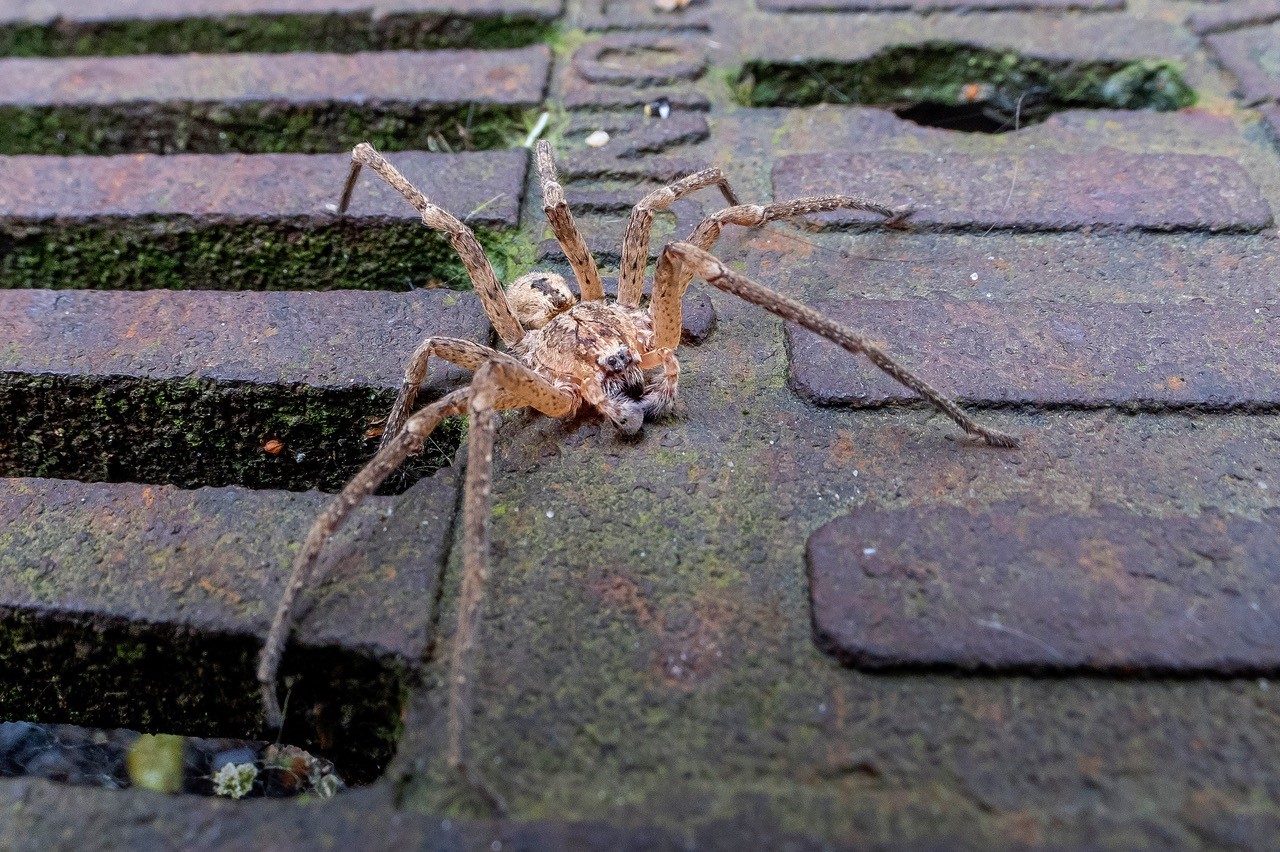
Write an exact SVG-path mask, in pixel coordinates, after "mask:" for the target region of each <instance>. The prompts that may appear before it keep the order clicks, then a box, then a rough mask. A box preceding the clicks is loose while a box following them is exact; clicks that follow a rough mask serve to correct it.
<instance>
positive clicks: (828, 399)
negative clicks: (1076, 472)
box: [787, 298, 1280, 410]
mask: <svg viewBox="0 0 1280 852" xmlns="http://www.w3.org/2000/svg"><path fill="white" fill-rule="evenodd" d="M818 308H819V310H821V311H822V312H823V313H825V314H826V315H827V316H830V317H832V318H834V319H836V320H837V321H840V322H842V323H844V324H846V325H848V326H850V327H852V328H854V329H855V330H859V331H860V332H861V333H863V334H866V335H868V336H869V337H870V338H871V340H873V341H876V340H880V341H884V343H885V348H886V349H887V350H888V351H889V352H891V353H893V354H894V356H895V357H898V358H900V360H901V361H902V362H904V363H905V364H907V365H909V366H910V368H911V369H912V370H914V371H915V372H916V373H917V374H918V375H921V376H924V377H926V378H927V380H928V381H929V382H930V383H931V384H933V385H934V386H935V387H939V388H942V389H944V392H945V393H948V394H952V395H955V396H957V397H959V398H961V399H964V400H967V401H971V402H976V403H980V404H986V405H1032V406H1073V407H1083V408H1095V407H1099V406H1119V407H1122V408H1133V409H1139V408H1146V409H1172V408H1185V407H1196V408H1205V409H1215V410H1221V409H1245V410H1248V409H1255V408H1274V407H1276V406H1277V405H1280V342H1278V341H1280V311H1277V310H1276V309H1275V307H1274V306H1264V305H1256V304H1250V303H1248V302H1245V303H1243V304H1236V305H1231V306H1209V305H1197V304H1185V305H1144V304H1136V303H1135V304H1107V305H1098V304H1071V303H1055V302H988V301H956V300H952V299H946V298H935V299H929V300H924V299H920V300H902V301H879V300H858V301H847V302H839V303H833V302H826V303H821V304H819V305H818ZM787 335H788V343H789V351H790V354H791V360H790V364H791V381H792V384H793V386H794V387H795V388H796V389H797V390H798V391H799V392H800V393H801V394H803V395H804V396H805V397H806V398H808V399H810V400H812V401H814V402H818V403H820V404H823V405H847V406H855V407H868V406H877V405H885V404H892V403H899V402H906V401H908V400H913V399H916V397H915V395H914V394H913V393H912V392H911V391H909V390H907V389H906V388H904V387H902V386H901V385H899V384H897V383H896V382H894V381H892V380H891V379H889V378H888V377H886V376H884V375H883V374H882V373H880V371H879V370H877V369H876V368H875V367H874V366H872V365H871V364H870V363H869V362H867V361H866V360H865V359H862V358H856V357H854V356H852V355H849V354H848V353H847V352H845V351H844V350H843V349H840V348H838V347H836V346H835V345H833V344H830V343H827V342H825V341H823V340H821V339H820V338H819V337H818V336H817V335H814V334H812V333H810V332H808V331H804V330H801V329H792V328H790V327H789V328H788V331H787Z"/></svg>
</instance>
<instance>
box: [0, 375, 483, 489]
mask: <svg viewBox="0 0 1280 852" xmlns="http://www.w3.org/2000/svg"><path fill="white" fill-rule="evenodd" d="M392 400H393V395H391V394H389V393H380V392H371V391H369V390H368V389H356V388H329V389H322V388H315V387H307V386H283V385H255V384H248V383H245V382H214V381H212V380H208V379H182V380H175V381H152V380H141V379H123V378H118V377H114V378H111V377H107V378H83V377H70V376H56V375H43V376H32V375H20V374H4V373H0V476H44V477H55V478H61V479H78V480H82V481H86V482H151V483H156V484H172V485H178V486H182V487H184V488H195V487H200V486H206V485H208V486H217V485H243V486H246V487H249V488H283V489H290V490H305V489H309V488H320V489H323V490H329V491H336V490H338V489H340V488H342V486H344V485H346V483H347V481H348V480H349V479H350V478H351V477H352V476H353V475H354V474H355V472H356V471H357V470H359V469H360V468H361V467H362V466H363V465H364V464H365V463H366V462H367V461H368V460H369V458H370V457H371V456H372V454H373V452H374V451H375V450H376V449H377V447H376V439H370V438H366V437H365V435H366V432H367V431H368V429H369V427H370V424H371V422H373V421H376V420H377V419H378V417H379V416H380V415H382V414H383V413H384V412H386V411H387V410H388V409H389V408H390V406H391V403H392ZM461 430H462V427H461V425H460V423H459V422H458V421H456V420H448V421H445V423H443V424H441V426H440V428H439V429H437V430H436V431H435V432H434V433H433V434H432V436H431V440H430V441H429V442H428V444H427V448H426V450H425V451H424V452H423V454H422V456H420V457H419V458H417V459H415V460H413V461H412V462H411V463H410V464H409V465H407V466H406V467H405V468H403V469H402V470H401V471H399V472H398V473H397V474H395V475H394V476H393V477H392V479H390V480H389V481H388V484H387V485H385V486H383V488H384V493H385V492H388V491H399V490H403V489H404V488H407V487H408V486H409V485H411V484H412V483H413V482H416V481H417V480H418V479H419V478H421V477H422V476H424V475H426V474H428V473H430V472H432V471H434V470H437V469H439V468H440V467H442V466H444V465H446V464H449V463H450V462H451V460H452V458H453V454H454V452H455V451H456V449H457V447H458V443H459V441H460V438H461V434H462V431H461ZM271 440H275V441H280V442H281V443H282V444H283V448H282V450H281V451H280V452H278V453H276V454H271V453H268V452H267V451H266V450H265V449H264V445H265V444H266V443H267V442H268V441H271Z"/></svg>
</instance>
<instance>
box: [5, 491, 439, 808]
mask: <svg viewBox="0 0 1280 852" xmlns="http://www.w3.org/2000/svg"><path fill="white" fill-rule="evenodd" d="M329 499H331V498H330V497H329V496H328V495H323V494H316V493H314V492H311V493H306V494H288V493H282V492H273V491H250V490H246V489H241V488H218V489H208V488H204V489H199V490H196V491H182V490H179V489H176V488H172V487H165V486H153V485H135V484H118V485H102V484H85V483H79V482H65V481H57V480H41V479H0V530H3V533H2V534H0V538H3V543H4V546H3V547H2V548H0V628H2V629H3V631H4V635H5V637H6V642H5V643H4V645H3V646H0V659H3V661H4V665H5V670H6V672H8V673H9V674H10V678H9V681H8V683H7V684H6V688H5V689H4V690H2V691H0V714H3V716H4V717H6V718H9V719H26V720H38V721H53V722H73V723H76V724H84V725H95V726H108V727H137V728H141V729H143V730H148V731H150V732H156V733H186V734H200V735H215V736H234V737H237V738H244V737H263V736H264V735H266V736H268V737H269V738H270V739H276V736H275V733H274V732H267V731H264V730H263V727H262V721H261V708H260V705H259V700H258V687H257V684H256V682H255V678H254V671H255V664H256V657H257V653H258V649H259V648H260V647H261V643H262V640H263V637H265V636H266V634H267V630H268V626H269V624H270V621H271V618H272V616H273V615H274V611H275V606H276V603H277V602H278V601H279V600H280V597H281V594H282V591H283V588H284V584H285V581H286V579H287V577H288V575H289V573H290V570H291V563H292V561H293V556H294V554H295V553H296V547H297V543H298V542H299V541H300V540H301V539H302V537H303V536H304V535H305V534H306V531H307V529H308V528H309V527H310V525H311V524H312V522H313V521H314V520H315V518H316V517H317V515H318V514H319V513H320V511H321V509H322V507H323V505H324V504H325V503H326V502H327V501H328V500H329ZM456 499H457V480H456V478H455V477H454V475H453V474H452V472H445V473H441V474H439V475H438V476H436V477H433V478H431V479H428V480H425V481H423V482H419V483H418V485H417V486H416V487H414V488H413V489H411V490H409V491H408V492H406V493H405V494H403V495H400V496H398V497H394V498H374V499H372V500H370V501H369V502H367V503H366V504H365V505H363V506H362V507H360V508H359V509H357V510H356V512H355V513H354V515H353V517H352V518H351V521H350V522H349V524H348V525H347V526H346V527H344V529H343V530H341V531H339V532H338V533H337V534H336V535H335V536H334V537H333V540H332V542H331V544H330V545H329V547H328V549H327V551H326V554H325V555H324V556H322V557H321V564H320V565H319V566H318V570H317V572H316V574H315V580H314V581H313V582H312V583H311V584H310V585H309V586H308V588H307V589H306V591H305V592H304V593H303V597H302V600H301V602H300V603H301V605H300V606H299V607H298V611H297V616H298V623H297V627H296V629H295V631H294V633H293V637H292V642H291V647H290V649H289V651H288V653H286V655H285V658H284V661H283V671H282V675H283V677H282V691H283V694H284V695H286V696H287V707H288V708H289V709H288V710H287V714H288V718H287V724H286V736H287V740H286V741H287V742H290V743H293V744H296V745H300V746H303V747H304V748H306V749H308V750H309V751H312V752H313V753H322V754H323V755H324V756H325V757H327V758H331V759H332V760H333V761H334V762H335V763H336V764H337V766H338V770H339V773H340V774H341V775H342V776H343V777H344V778H346V779H347V780H348V781H350V782H355V783H367V782H369V781H372V780H373V779H374V778H376V777H377V776H378V775H380V774H381V772H382V769H383V767H385V765H386V762H387V761H388V760H389V759H390V756H391V754H392V752H393V750H394V748H395V739H396V732H397V729H398V725H397V721H398V720H399V718H400V709H401V708H400V701H401V696H402V695H403V690H404V686H405V672H406V670H407V669H410V668H412V667H413V666H415V665H416V664H417V662H418V661H419V660H421V658H422V656H423V654H424V652H425V650H426V648H427V646H428V643H429V641H430V640H431V636H432V632H433V623H432V619H433V615H432V606H431V601H432V600H433V599H434V597H435V590H436V586H437V583H438V580H439V577H440V573H441V571H442V568H443V564H444V560H445V557H446V554H447V552H448V546H449V542H450V541H451V540H452V536H451V530H452V515H453V509H454V506H455V505H456ZM10 744H11V743H10Z"/></svg>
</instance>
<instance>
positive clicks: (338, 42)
mask: <svg viewBox="0 0 1280 852" xmlns="http://www.w3.org/2000/svg"><path fill="white" fill-rule="evenodd" d="M554 32H555V26H554V23H553V22H552V21H551V20H550V19H547V18H541V17H536V16H525V15H498V16H492V17H459V16H457V15H450V14H437V15H421V14H399V15H386V16H383V17H378V18H376V19H375V18H374V17H373V16H371V15H369V14H368V13H365V14H351V15H344V14H328V15H324V14H298V15H286V14H276V15H272V14H261V15H227V16H225V17H215V18H195V17H191V18H176V17H175V18H165V19H160V20H145V19H130V20H118V21H77V20H74V18H72V19H66V18H60V19H58V20H56V21H53V22H50V23H47V24H45V23H41V24H36V23H10V24H8V25H7V26H0V55H4V56H125V55H128V54H144V53H279V52H284V51H294V50H307V51H318V52H323V53H354V52H356V51H361V50H431V49H436V48H449V47H467V48H481V49H490V50H493V49H501V48H514V47H526V46H528V45H531V44H538V43H540V42H544V41H546V40H548V39H549V38H550V37H551V36H552V35H553V34H554Z"/></svg>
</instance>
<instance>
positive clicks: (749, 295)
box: [650, 242, 1018, 447]
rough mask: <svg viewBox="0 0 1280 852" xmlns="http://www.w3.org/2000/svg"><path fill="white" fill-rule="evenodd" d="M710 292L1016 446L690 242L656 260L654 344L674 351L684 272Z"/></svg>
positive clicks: (867, 346) (988, 437)
mask: <svg viewBox="0 0 1280 852" xmlns="http://www.w3.org/2000/svg"><path fill="white" fill-rule="evenodd" d="M690 271H691V272H692V274H693V275H694V276H696V277H698V278H701V279H702V280H704V281H706V282H707V283H708V284H710V285H711V286H713V287H716V288H718V289H720V290H724V291H725V292H726V293H732V294H733V295H735V296H738V297H739V298H742V299H746V300H747V301H748V302H751V303H752V304H756V305H759V306H760V307H762V308H764V309H765V310H767V311H770V312H772V313H774V314H777V315H778V316H780V317H782V318H783V319H785V320H790V321H791V322H794V323H795V324H796V325H799V326H803V327H804V328H807V329H808V330H809V331H812V332H814V333H815V334H818V335H821V336H822V337H825V338H826V339H827V340H830V341H831V342H832V343H835V344H836V345H838V346H840V347H842V348H844V349H845V350H846V351H848V352H850V353H852V354H854V355H865V356H867V358H868V359H869V360H870V361H871V363H873V364H875V365H876V366H877V367H879V368H880V369H881V370H883V371H884V372H885V373H887V374H888V375H889V376H890V377H891V378H893V379H894V380H895V381H897V382H900V383H901V384H903V385H905V386H906V387H908V388H910V389H911V390H913V391H915V392H916V393H917V394H919V395H920V396H922V397H924V398H925V399H926V400H928V401H929V402H931V403H933V405H935V406H936V407H937V408H938V409H939V410H941V411H942V412H943V413H944V414H946V415H947V416H948V417H950V418H951V419H952V420H954V421H955V422H956V423H957V424H958V425H959V426H960V428H961V429H963V430H964V431H965V432H967V433H969V434H970V435H977V436H979V437H981V438H982V439H983V440H984V441H986V442H987V443H988V444H990V445H991V446H993V447H1016V446H1018V439H1017V438H1015V437H1013V436H1012V435H1007V434H1005V433H1004V432H1000V431H998V430H996V429H991V428H989V427H987V426H983V425H981V424H980V423H978V422H977V421H975V420H974V419H973V418H971V417H969V415H967V414H965V413H964V411H963V410H961V408H960V406H958V405H956V404H955V403H954V402H952V401H951V400H950V399H948V398H947V397H945V396H943V395H942V394H941V393H939V392H938V391H937V390H935V389H934V388H933V387H932V386H931V385H930V384H929V383H928V382H926V381H925V380H924V379H922V378H920V377H919V376H917V375H915V374H914V373H912V372H911V371H910V370H908V369H907V368H905V367H903V366H902V365H901V364H899V363H898V362H897V361H895V360H894V359H893V358H891V357H890V356H889V355H888V354H887V353H885V352H884V350H882V349H880V348H879V347H878V346H876V345H875V344H873V343H871V342H870V341H868V340H867V339H866V338H864V337H862V336H860V335H858V334H857V333H855V332H854V331H852V330H850V329H848V328H846V327H844V326H842V325H840V324H839V323H837V322H834V321H832V320H830V319H828V318H826V317H824V316H823V315H822V314H820V313H818V312H817V311H815V310H813V309H812V308H809V307H806V306H805V305H802V304H800V303H799V302H797V301H796V300H794V299H791V298H788V297H786V296H784V295H782V294H781V293H777V292H775V291H773V290H770V289H769V288H768V287H765V286H763V285H761V284H757V283H756V282H754V281H752V280H751V279H750V278H747V277H746V276H745V275H739V274H738V273H736V272H734V271H732V270H731V269H729V268H728V267H726V266H725V265H724V264H722V263H721V262H720V261H719V260H717V259H716V258H715V257H713V256H712V255H710V254H708V253H707V252H706V251H703V250H702V249H700V248H698V247H697V246H695V245H693V244H692V243H685V242H676V243H670V244H668V245H667V246H666V247H665V248H663V250H662V254H661V255H660V256H659V258H658V270H657V273H656V274H655V276H654V282H653V302H652V305H651V308H650V310H651V311H652V312H653V313H652V316H653V326H654V345H655V346H656V347H658V348H663V347H667V348H674V347H675V346H678V345H679V343H680V315H681V304H680V302H681V297H682V295H683V293H682V290H681V281H682V280H683V279H684V276H685V274H686V273H688V272H690Z"/></svg>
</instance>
